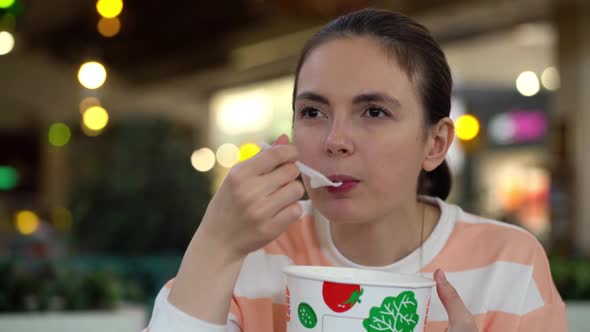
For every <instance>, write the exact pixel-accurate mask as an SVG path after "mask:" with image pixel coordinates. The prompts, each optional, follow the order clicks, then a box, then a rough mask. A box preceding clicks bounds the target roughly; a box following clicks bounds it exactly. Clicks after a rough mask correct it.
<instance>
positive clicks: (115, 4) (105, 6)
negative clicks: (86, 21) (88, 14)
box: [96, 0, 123, 18]
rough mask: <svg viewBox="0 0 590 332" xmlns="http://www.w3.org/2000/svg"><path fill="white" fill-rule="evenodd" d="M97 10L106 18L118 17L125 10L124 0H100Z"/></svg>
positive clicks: (97, 3)
mask: <svg viewBox="0 0 590 332" xmlns="http://www.w3.org/2000/svg"><path fill="white" fill-rule="evenodd" d="M96 11H98V13H99V14H100V15H101V16H102V17H104V18H113V17H117V16H119V14H121V11H123V0H98V1H97V2H96Z"/></svg>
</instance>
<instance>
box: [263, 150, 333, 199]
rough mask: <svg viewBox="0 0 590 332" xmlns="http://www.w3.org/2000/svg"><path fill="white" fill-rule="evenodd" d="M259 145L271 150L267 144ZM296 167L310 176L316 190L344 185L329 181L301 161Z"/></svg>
mask: <svg viewBox="0 0 590 332" xmlns="http://www.w3.org/2000/svg"><path fill="white" fill-rule="evenodd" d="M259 145H260V146H261V147H262V148H264V149H267V148H270V145H268V144H267V143H260V144H259ZM295 166H297V168H298V169H299V172H301V173H302V174H304V175H307V176H309V179H310V185H311V187H312V188H314V189H315V188H319V187H329V186H331V187H339V186H341V185H342V182H333V181H331V180H330V179H328V178H327V177H326V176H325V175H324V174H322V173H320V172H318V171H316V170H315V169H313V168H311V167H309V166H307V165H305V164H304V163H302V162H300V161H296V162H295Z"/></svg>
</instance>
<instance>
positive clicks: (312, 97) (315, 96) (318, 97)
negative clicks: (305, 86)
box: [295, 91, 330, 106]
mask: <svg viewBox="0 0 590 332" xmlns="http://www.w3.org/2000/svg"><path fill="white" fill-rule="evenodd" d="M295 99H297V100H298V99H307V100H311V101H315V102H318V103H321V104H326V105H328V106H329V105H330V101H329V100H328V98H326V97H324V96H322V95H319V94H317V93H315V92H309V91H306V92H302V93H300V94H298V95H297V97H295Z"/></svg>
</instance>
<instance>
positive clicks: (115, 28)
mask: <svg viewBox="0 0 590 332" xmlns="http://www.w3.org/2000/svg"><path fill="white" fill-rule="evenodd" d="M96 29H97V30H98V32H99V33H100V34H101V35H102V36H103V37H107V38H109V37H113V36H116V35H117V34H118V33H119V31H121V21H120V20H119V18H118V17H114V18H104V17H103V18H101V19H100V21H98V24H97V25H96Z"/></svg>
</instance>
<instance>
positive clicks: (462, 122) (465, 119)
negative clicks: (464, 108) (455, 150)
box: [455, 114, 479, 141]
mask: <svg viewBox="0 0 590 332" xmlns="http://www.w3.org/2000/svg"><path fill="white" fill-rule="evenodd" d="M455 133H456V135H457V137H459V139H461V140H463V141H469V140H472V139H474V138H475V137H476V136H477V134H478V133H479V121H478V120H477V118H476V117H475V116H473V115H471V114H464V115H461V116H460V117H459V118H458V119H457V121H455Z"/></svg>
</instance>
